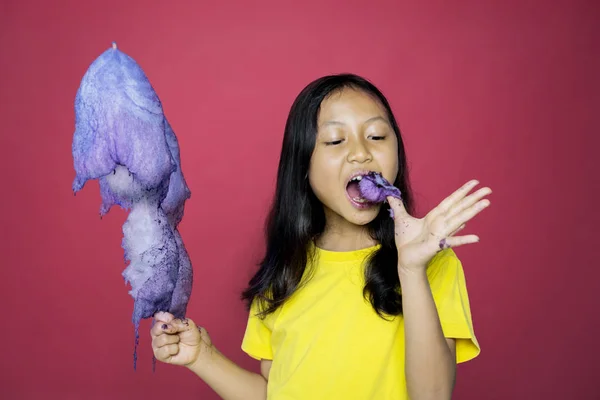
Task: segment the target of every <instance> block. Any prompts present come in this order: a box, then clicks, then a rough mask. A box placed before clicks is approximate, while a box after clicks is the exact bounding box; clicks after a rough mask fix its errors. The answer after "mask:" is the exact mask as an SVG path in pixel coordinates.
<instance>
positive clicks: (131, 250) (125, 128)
mask: <svg viewBox="0 0 600 400" xmlns="http://www.w3.org/2000/svg"><path fill="white" fill-rule="evenodd" d="M75 121H76V122H75V133H74V135H73V144H72V152H73V161H74V167H75V172H76V176H75V180H74V181H73V192H74V193H77V192H78V191H79V190H81V189H82V188H83V187H84V185H85V183H86V182H87V181H88V180H92V179H98V181H99V185H100V194H101V197H102V205H101V207H100V215H101V216H102V215H104V214H106V213H107V212H108V211H109V210H110V208H111V207H112V206H113V205H118V206H120V207H122V208H124V209H126V210H129V211H130V212H129V214H128V217H127V220H126V221H125V223H124V225H123V240H122V247H123V249H124V251H125V254H124V258H125V261H129V265H128V266H127V268H125V270H124V271H123V274H122V275H123V278H124V279H125V282H126V283H129V284H130V285H131V290H130V291H129V294H130V295H131V296H132V297H133V299H134V308H133V315H132V322H133V324H134V326H135V347H134V368H135V367H136V361H137V343H138V339H139V325H140V321H141V320H142V319H144V318H151V317H152V316H153V315H154V314H155V313H156V312H159V311H168V312H170V313H172V314H173V315H174V316H175V317H176V318H183V317H184V316H185V313H186V308H187V304H188V301H189V298H190V295H191V291H192V280H193V272H192V266H191V261H190V258H189V256H188V253H187V251H186V249H185V245H184V244H183V240H182V238H181V235H180V234H179V231H178V230H177V226H178V225H179V223H180V222H181V219H182V218H183V210H184V205H185V201H186V200H187V199H189V198H190V195H191V193H190V190H189V188H188V186H187V184H186V182H185V179H184V177H183V174H182V172H181V162H180V155H179V145H178V142H177V138H176V136H175V133H174V132H173V130H172V128H171V126H170V124H169V122H168V121H167V119H166V117H165V116H164V112H163V108H162V105H161V103H160V100H159V98H158V96H157V95H156V93H155V91H154V89H153V88H152V86H151V84H150V82H149V80H148V78H147V77H146V75H145V74H144V72H143V71H142V69H141V68H140V67H139V65H138V64H137V63H136V62H135V61H134V60H133V59H132V58H131V57H129V56H127V55H126V54H124V53H123V52H121V51H120V50H118V49H117V47H116V44H113V46H112V48H110V49H108V50H107V51H105V52H104V53H103V54H101V55H100V57H98V58H97V59H96V60H95V61H94V62H93V63H92V64H91V65H90V67H89V69H88V70H87V72H86V73H85V75H84V76H83V79H82V81H81V85H80V87H79V90H78V91H77V95H76V98H75Z"/></svg>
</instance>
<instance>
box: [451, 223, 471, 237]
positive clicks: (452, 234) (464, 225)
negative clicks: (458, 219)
mask: <svg viewBox="0 0 600 400" xmlns="http://www.w3.org/2000/svg"><path fill="white" fill-rule="evenodd" d="M466 226H467V224H462V225H461V226H459V227H458V229H457V230H455V231H454V232H452V233H451V234H450V235H448V236H454V235H456V234H457V233H458V232H460V231H462V230H463V229H465V227H466Z"/></svg>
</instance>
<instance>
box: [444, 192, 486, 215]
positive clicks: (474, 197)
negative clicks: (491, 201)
mask: <svg viewBox="0 0 600 400" xmlns="http://www.w3.org/2000/svg"><path fill="white" fill-rule="evenodd" d="M490 193H492V189H490V188H489V187H484V188H481V189H479V190H478V191H476V192H475V193H473V194H471V195H469V196H467V197H465V198H464V199H462V200H461V201H460V202H458V204H455V205H454V206H453V207H451V208H450V210H448V213H447V215H446V216H447V217H453V216H455V215H456V214H458V213H460V212H462V211H464V210H466V209H467V208H469V207H471V206H472V205H473V204H475V203H477V202H478V201H479V200H481V199H482V198H484V197H485V196H487V195H489V194H490Z"/></svg>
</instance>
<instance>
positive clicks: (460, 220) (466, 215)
mask: <svg viewBox="0 0 600 400" xmlns="http://www.w3.org/2000/svg"><path fill="white" fill-rule="evenodd" d="M489 205H490V201H489V200H488V199H484V200H480V201H479V202H477V203H476V204H474V205H473V206H471V207H469V208H467V209H466V210H464V211H462V212H460V213H458V214H457V215H455V216H454V217H452V218H450V219H449V220H447V221H446V226H447V227H448V230H450V231H452V230H455V229H457V228H458V227H459V226H461V225H462V224H464V223H466V222H467V221H469V220H471V219H472V218H473V217H475V216H476V215H477V214H479V213H480V212H481V211H483V210H484V209H485V208H487V207H488V206H489Z"/></svg>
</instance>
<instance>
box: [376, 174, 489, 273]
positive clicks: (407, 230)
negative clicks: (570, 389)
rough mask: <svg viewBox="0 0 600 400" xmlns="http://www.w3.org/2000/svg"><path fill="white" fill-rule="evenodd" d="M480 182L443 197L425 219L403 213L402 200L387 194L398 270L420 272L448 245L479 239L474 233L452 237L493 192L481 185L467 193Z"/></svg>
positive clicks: (452, 245) (479, 209) (484, 206)
mask: <svg viewBox="0 0 600 400" xmlns="http://www.w3.org/2000/svg"><path fill="white" fill-rule="evenodd" d="M478 184H479V182H478V181H476V180H473V181H470V182H468V183H467V184H465V185H464V186H463V187H461V188H460V189H458V190H457V191H455V192H454V193H452V194H451V195H450V196H448V197H447V198H446V199H444V200H443V201H442V202H441V203H440V204H439V205H438V206H437V207H435V208H434V209H433V210H431V211H430V212H429V213H428V214H427V215H426V216H425V217H424V218H414V217H412V216H411V215H409V214H408V213H407V212H406V209H405V208H404V205H403V204H402V201H400V200H399V199H396V198H393V197H388V199H387V200H388V202H389V204H390V207H391V208H392V210H393V212H394V222H395V227H396V228H395V231H396V247H397V249H398V272H399V273H404V272H409V273H410V272H423V271H424V270H425V268H426V267H427V264H428V263H429V261H430V260H431V259H432V258H433V256H435V254H436V253H437V252H439V251H441V250H443V249H445V248H448V247H458V246H463V245H465V244H470V243H476V242H479V237H478V236H477V235H466V236H454V235H455V234H456V233H457V232H459V231H460V230H462V229H463V228H464V227H465V223H466V222H467V221H469V220H471V219H472V218H473V217H475V216H476V215H477V214H479V213H480V212H481V211H482V210H483V209H485V208H486V207H487V206H489V204H490V201H489V200H487V199H483V200H482V198H483V197H485V196H486V195H488V194H490V193H492V191H491V189H490V188H488V187H484V188H482V189H479V190H478V191H476V192H475V193H472V194H470V195H469V196H467V194H468V193H469V192H470V191H471V190H472V189H473V188H474V187H475V186H477V185H478Z"/></svg>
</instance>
